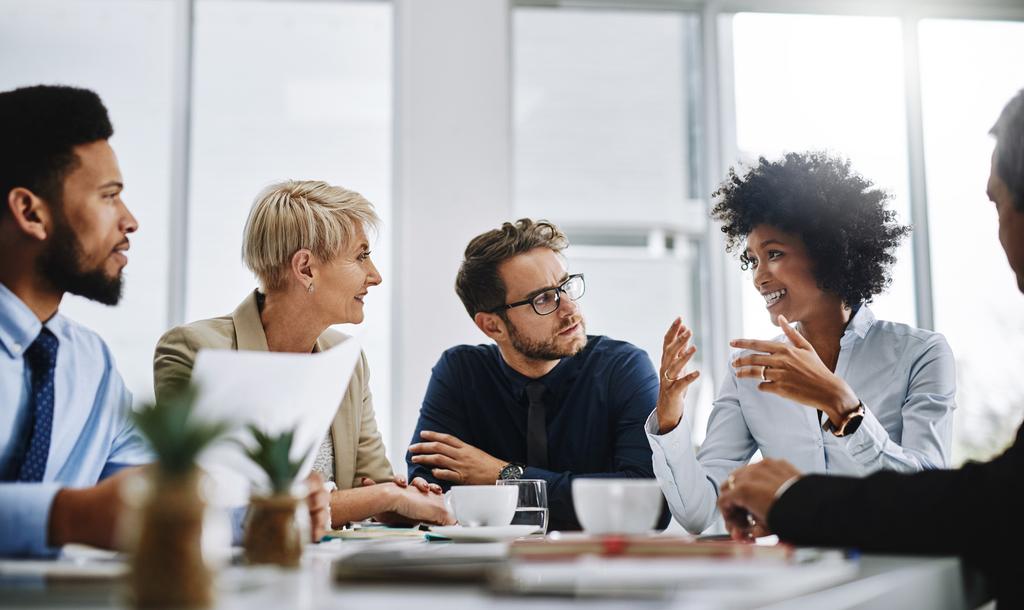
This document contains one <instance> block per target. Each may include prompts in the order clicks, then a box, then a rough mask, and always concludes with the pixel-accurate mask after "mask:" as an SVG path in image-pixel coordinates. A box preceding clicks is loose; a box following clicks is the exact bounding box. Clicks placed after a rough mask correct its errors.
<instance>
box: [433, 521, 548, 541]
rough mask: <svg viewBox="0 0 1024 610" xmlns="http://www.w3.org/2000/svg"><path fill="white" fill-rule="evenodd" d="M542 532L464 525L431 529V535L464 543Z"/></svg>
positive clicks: (516, 527)
mask: <svg viewBox="0 0 1024 610" xmlns="http://www.w3.org/2000/svg"><path fill="white" fill-rule="evenodd" d="M537 531H540V528H539V527H537V526H536V525H479V526H476V527H465V526H462V525H444V526H436V527H431V528H430V533H431V534H436V535H438V536H444V537H445V538H451V539H452V540H461V541H464V542H494V541H498V540H513V539H515V538H522V537H523V536H529V535H530V534H532V533H534V532H537Z"/></svg>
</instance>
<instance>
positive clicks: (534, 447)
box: [526, 381, 548, 469]
mask: <svg viewBox="0 0 1024 610" xmlns="http://www.w3.org/2000/svg"><path fill="white" fill-rule="evenodd" d="M545 391H547V388H545V387H544V384H543V383H540V382H539V381H531V382H530V383H528V384H527V385H526V396H527V398H529V399H530V413H529V415H528V417H527V420H526V465H527V466H534V467H536V468H544V469H547V467H548V426H547V423H546V422H545V419H544V418H545V411H544V392H545Z"/></svg>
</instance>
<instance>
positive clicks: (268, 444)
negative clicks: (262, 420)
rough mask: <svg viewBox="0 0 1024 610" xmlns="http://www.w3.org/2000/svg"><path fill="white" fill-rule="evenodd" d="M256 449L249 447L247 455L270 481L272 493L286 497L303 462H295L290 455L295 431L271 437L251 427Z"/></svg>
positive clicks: (246, 451)
mask: <svg viewBox="0 0 1024 610" xmlns="http://www.w3.org/2000/svg"><path fill="white" fill-rule="evenodd" d="M249 431H250V432H251V433H252V437H253V439H254V440H255V441H256V446H255V447H251V448H249V447H247V448H246V450H245V454H246V455H247V456H249V459H250V460H252V461H253V462H256V464H257V465H258V466H259V467H260V468H262V469H263V472H265V473H267V477H268V478H269V479H270V491H271V493H273V494H274V495H286V494H288V493H289V492H290V491H291V487H292V483H294V482H295V477H296V476H297V475H298V474H299V469H300V468H301V467H302V461H301V460H299V461H297V462H293V461H292V460H291V457H290V454H291V451H292V442H293V441H294V439H295V430H294V429H292V430H289V431H287V432H282V433H281V434H279V435H277V436H270V435H268V434H266V433H265V432H263V431H262V430H260V429H259V428H257V427H256V426H252V425H250V426H249Z"/></svg>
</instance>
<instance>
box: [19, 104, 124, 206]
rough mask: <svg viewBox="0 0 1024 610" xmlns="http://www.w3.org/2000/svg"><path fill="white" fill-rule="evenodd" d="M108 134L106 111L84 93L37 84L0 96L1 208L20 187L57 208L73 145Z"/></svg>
mask: <svg viewBox="0 0 1024 610" xmlns="http://www.w3.org/2000/svg"><path fill="white" fill-rule="evenodd" d="M113 133H114V128H113V127H112V126H111V125H110V118H109V117H108V116H107V109H106V107H105V106H104V105H103V102H102V101H100V97H99V96H98V95H96V94H95V93H93V92H92V91H89V90H88V89H79V88H76V87H65V86H57V85H37V86H34V87H22V88H20V89H14V90H12V91H4V92H2V93H0V196H2V197H3V200H4V202H5V204H6V200H7V195H8V194H9V193H10V192H11V190H12V189H14V188H17V187H22V188H26V189H29V190H30V191H32V192H33V193H35V194H36V195H38V196H39V197H42V198H43V199H45V200H47V201H48V202H50V203H53V204H59V202H60V201H61V196H62V194H63V185H64V178H65V177H66V176H67V175H68V173H70V172H71V171H73V170H74V169H75V167H77V166H78V163H79V160H78V156H77V155H75V153H74V151H73V149H74V147H76V146H79V145H81V144H88V143H90V142H96V141H98V140H108V139H110V136H111V135H113ZM0 208H2V209H4V210H6V209H7V206H6V205H3V206H0Z"/></svg>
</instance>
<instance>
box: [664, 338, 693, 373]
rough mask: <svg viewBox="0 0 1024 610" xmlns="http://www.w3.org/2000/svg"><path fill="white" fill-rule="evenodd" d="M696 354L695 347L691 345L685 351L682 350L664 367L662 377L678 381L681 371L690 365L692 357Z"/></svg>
mask: <svg viewBox="0 0 1024 610" xmlns="http://www.w3.org/2000/svg"><path fill="white" fill-rule="evenodd" d="M696 353H697V346H696V345H691V346H689V347H688V348H686V349H685V350H682V351H681V352H680V354H679V356H677V357H676V358H675V359H673V361H672V362H670V363H669V364H668V365H667V366H665V369H664V372H663V373H662V375H663V376H664V377H667V378H668V379H678V378H679V377H681V376H682V373H683V369H684V368H686V365H687V364H689V363H690V360H691V359H692V358H693V355H694V354H696Z"/></svg>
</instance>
